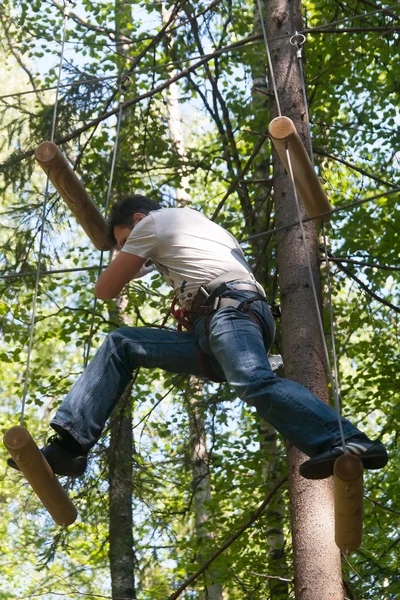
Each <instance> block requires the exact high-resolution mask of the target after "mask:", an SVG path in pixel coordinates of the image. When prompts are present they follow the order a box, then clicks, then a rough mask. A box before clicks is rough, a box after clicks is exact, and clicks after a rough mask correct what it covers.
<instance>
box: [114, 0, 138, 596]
mask: <svg viewBox="0 0 400 600" xmlns="http://www.w3.org/2000/svg"><path fill="white" fill-rule="evenodd" d="M131 9H132V7H131V3H130V2H123V1H121V0H115V25H116V27H115V29H116V33H117V35H116V40H117V50H118V52H119V53H120V57H119V58H118V59H117V63H118V68H119V70H120V71H121V72H122V71H123V69H124V68H125V64H124V63H125V59H124V58H123V55H125V54H126V53H127V47H126V46H124V45H123V44H122V42H123V38H124V27H125V26H126V24H127V23H129V22H130V20H131ZM121 55H122V56H121ZM126 119H127V114H126V111H125V114H124V117H123V122H122V124H121V131H122V130H123V126H124V121H125V122H126ZM125 304H126V302H125V301H124V300H123V299H122V298H118V299H117V300H116V301H115V302H110V303H109V314H110V320H111V321H116V322H120V323H121V324H125V325H127V324H128V323H127V322H126V319H125V318H124V315H123V311H124V307H125ZM131 388H132V383H131V384H129V385H128V387H127V388H126V390H125V391H124V393H123V395H122V397H121V398H120V400H119V403H118V406H117V407H116V408H115V410H114V412H113V414H112V416H111V424H110V448H109V471H108V477H109V502H110V504H109V559H110V575H111V595H112V598H129V599H132V600H134V599H136V588H135V554H134V540H133V531H132V529H133V509H132V496H133V481H132V468H133V458H132V454H133V436H132V399H131Z"/></svg>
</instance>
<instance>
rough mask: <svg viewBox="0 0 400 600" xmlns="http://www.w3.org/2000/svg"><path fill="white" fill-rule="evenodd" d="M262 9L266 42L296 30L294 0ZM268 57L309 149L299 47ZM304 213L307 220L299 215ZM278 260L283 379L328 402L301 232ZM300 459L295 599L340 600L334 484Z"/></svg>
mask: <svg viewBox="0 0 400 600" xmlns="http://www.w3.org/2000/svg"><path fill="white" fill-rule="evenodd" d="M265 7H266V15H267V18H266V30H267V36H268V39H271V40H272V39H273V38H276V37H278V36H282V35H287V34H290V33H294V32H295V31H299V30H301V3H300V2H299V0H294V1H293V0H292V1H290V0H266V4H265ZM270 49H271V58H272V64H273V71H274V74H275V78H276V86H277V91H278V95H279V100H280V104H281V110H282V114H284V115H285V116H288V117H290V118H291V119H292V120H293V121H294V123H295V126H296V128H297V130H298V132H299V134H300V136H301V138H302V140H303V143H305V147H306V148H307V149H308V139H307V136H308V133H307V123H306V111H305V106H304V101H303V96H302V87H301V79H300V76H299V72H298V66H297V59H296V47H294V46H292V45H291V44H290V43H289V39H288V38H286V39H285V40H277V41H273V42H271V43H270ZM270 81H271V79H270ZM270 92H272V85H270ZM277 114H278V112H277V106H276V103H275V100H271V116H272V117H275V116H277ZM273 169H274V172H273V179H274V199H275V213H276V225H277V226H278V227H280V226H282V225H286V224H288V223H291V222H294V221H296V220H297V219H298V216H297V210H296V204H295V199H294V194H293V191H292V185H291V182H290V179H289V177H288V176H287V175H286V173H285V170H284V167H283V165H282V164H281V162H280V161H279V158H278V157H277V155H276V154H275V152H274V154H273ZM302 210H303V213H304V214H305V211H304V209H302ZM305 233H306V240H307V245H308V251H309V254H310V258H311V264H312V270H313V275H314V280H315V283H316V287H317V290H318V294H319V295H321V281H320V273H319V260H318V241H317V235H316V230H315V226H314V224H313V223H307V225H306V226H305ZM277 252H278V268H279V277H280V292H281V306H282V321H281V326H282V343H283V351H284V362H285V365H286V367H285V374H286V377H288V378H289V379H292V380H294V381H297V382H299V383H301V384H302V385H305V386H306V387H307V388H308V389H310V390H311V391H312V392H313V393H315V394H316V395H317V396H319V397H320V398H321V399H322V400H323V401H325V402H327V400H328V388H327V382H326V365H325V359H324V354H323V346H322V339H321V334H320V332H319V328H318V322H317V318H316V308H315V305H314V301H313V297H312V292H311V288H310V283H309V275H308V271H307V262H306V255H305V249H304V245H303V241H302V238H301V233H300V229H299V228H298V227H297V228H292V229H290V230H286V231H282V232H280V233H279V234H278V235H277ZM293 332H296V334H295V335H294V333H293ZM303 459H304V456H303V455H302V454H301V453H300V452H299V451H298V450H297V449H295V448H294V447H289V489H290V498H291V519H292V536H293V556H294V571H295V594H296V599H298V600H300V599H301V600H342V599H343V597H344V594H343V588H342V577H341V569H340V555H339V550H338V548H337V547H336V545H335V542H334V519H333V493H332V482H331V480H330V479H328V480H324V481H320V482H310V481H308V480H305V479H303V478H301V477H300V475H299V465H300V463H301V462H302V461H303Z"/></svg>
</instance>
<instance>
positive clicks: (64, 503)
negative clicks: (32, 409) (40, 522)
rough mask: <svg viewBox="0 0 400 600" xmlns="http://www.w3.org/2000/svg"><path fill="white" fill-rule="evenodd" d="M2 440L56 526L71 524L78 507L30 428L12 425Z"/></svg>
mask: <svg viewBox="0 0 400 600" xmlns="http://www.w3.org/2000/svg"><path fill="white" fill-rule="evenodd" d="M3 442H4V445H5V447H6V448H7V450H8V451H9V453H10V454H11V456H12V458H13V459H14V460H15V462H16V463H17V465H18V467H19V469H20V470H21V472H22V473H23V474H24V475H25V477H26V479H27V481H28V483H29V485H30V486H31V488H32V489H33V491H34V492H35V494H36V495H37V496H38V498H39V500H40V501H41V502H42V504H43V506H44V507H45V508H46V510H47V511H48V512H49V513H50V515H51V517H52V518H53V519H54V521H55V522H56V523H57V525H61V526H62V527H67V526H68V525H71V524H72V523H73V522H74V521H75V519H76V517H77V516H78V513H77V510H76V508H75V506H74V505H73V503H72V501H71V500H70V498H69V497H68V494H67V492H66V491H65V490H64V488H63V487H62V485H61V483H60V482H59V481H58V479H57V477H56V476H55V475H54V473H53V471H52V469H51V467H50V465H49V463H48V462H47V460H46V459H45V458H44V456H43V454H42V453H41V452H40V450H39V448H38V447H37V445H36V444H35V442H34V440H33V438H32V436H31V435H30V433H29V431H28V430H27V429H25V427H21V426H19V425H16V426H15V427H11V429H8V431H6V433H5V434H4V437H3Z"/></svg>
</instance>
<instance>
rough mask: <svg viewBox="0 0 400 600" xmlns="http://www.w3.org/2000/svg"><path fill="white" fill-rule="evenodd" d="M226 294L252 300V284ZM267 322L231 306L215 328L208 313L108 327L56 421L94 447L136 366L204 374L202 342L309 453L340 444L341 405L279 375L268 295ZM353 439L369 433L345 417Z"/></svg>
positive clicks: (262, 308) (233, 381) (249, 397)
mask: <svg viewBox="0 0 400 600" xmlns="http://www.w3.org/2000/svg"><path fill="white" fill-rule="evenodd" d="M224 296H229V297H230V298H235V299H238V300H245V299H247V298H249V297H252V296H254V294H253V293H251V292H243V291H242V292H238V291H233V290H232V291H228V292H225V294H224ZM251 309H252V310H253V311H254V312H255V313H256V314H257V315H258V317H259V319H260V321H261V324H262V329H261V328H260V327H259V326H258V325H256V324H255V323H254V321H252V320H251V319H250V318H249V316H248V315H247V314H246V313H243V312H241V311H240V310H238V309H236V308H232V307H228V308H223V309H221V310H218V311H216V312H215V313H213V315H212V317H211V318H210V323H209V325H210V326H209V335H207V333H206V331H205V323H204V320H205V319H204V317H200V318H199V319H197V320H196V321H195V323H194V327H193V333H184V332H178V331H166V330H163V329H152V328H147V327H121V328H120V329H116V330H115V331H113V332H112V333H110V334H109V335H108V337H107V338H106V340H105V341H104V343H103V345H102V346H101V348H100V349H99V350H98V352H97V353H96V355H95V356H94V358H93V360H92V361H91V362H90V364H89V365H88V367H87V368H86V369H85V371H84V372H83V373H82V375H81V376H80V377H79V379H78V380H77V382H76V383H75V384H74V386H73V387H72V389H71V391H70V392H69V394H68V395H67V396H66V398H65V400H64V401H63V402H62V404H61V406H60V407H59V409H58V411H57V413H56V415H55V417H54V419H53V421H52V422H51V425H52V426H53V427H54V429H56V431H57V429H59V427H62V428H63V429H65V430H66V431H68V432H69V433H70V434H71V435H72V436H73V437H74V438H75V439H76V440H77V441H78V442H79V443H80V444H81V446H82V447H83V449H84V450H89V449H90V448H91V447H92V446H94V444H95V443H96V441H97V440H98V439H99V437H100V435H101V432H102V430H103V428H104V425H105V422H106V420H107V418H108V417H109V415H110V413H111V411H112V409H113V408H114V406H115V405H116V404H117V402H118V400H119V398H120V396H121V394H122V393H123V391H124V389H125V387H126V386H127V384H128V383H129V381H130V379H131V377H132V372H133V370H134V369H136V368H137V367H139V366H140V367H144V368H149V369H152V368H160V369H164V370H166V371H171V372H173V373H187V374H191V375H197V376H200V377H202V376H204V375H203V373H202V370H201V366H200V361H199V356H198V346H200V347H201V348H202V350H203V351H204V352H205V353H206V354H207V355H208V356H209V358H210V361H211V365H212V367H213V370H214V371H215V372H216V373H217V374H219V375H221V376H222V377H225V378H226V380H227V382H228V384H229V385H230V386H231V387H232V388H233V389H234V390H235V391H236V393H237V395H238V396H239V398H241V399H242V400H244V401H245V402H247V403H248V404H249V405H251V406H255V408H256V410H257V412H258V414H259V415H260V416H261V417H262V418H263V419H265V420H266V421H268V422H269V423H271V424H272V425H273V426H274V427H275V428H276V429H277V430H278V431H279V432H280V433H281V434H282V435H283V436H284V437H285V438H286V439H288V440H289V441H290V442H292V443H293V444H294V445H295V446H296V447H297V448H299V449H300V450H301V451H302V452H304V453H305V454H308V455H309V456H315V455H316V454H319V453H320V452H323V451H325V450H328V449H329V448H331V447H332V446H334V445H338V444H340V434H339V427H338V418H337V414H336V412H335V411H334V410H333V409H332V408H331V407H330V406H327V405H326V404H325V403H323V402H322V401H321V400H319V398H317V397H316V396H314V395H313V394H312V393H311V392H309V391H308V390H307V389H306V388H304V387H303V386H302V385H300V384H298V383H295V382H294V381H291V380H289V379H281V378H279V377H277V376H276V375H275V374H274V373H273V371H272V370H271V368H270V364H269V362H268V358H267V352H268V350H269V349H270V347H271V345H272V342H273V339H274V334H275V325H274V320H273V317H272V315H271V312H270V310H269V307H268V305H267V303H266V302H264V301H261V300H260V301H256V302H253V303H252V304H251ZM342 424H343V430H344V435H345V438H346V439H349V438H351V437H354V436H360V435H361V436H362V437H365V436H364V435H363V434H361V432H360V431H359V430H358V429H356V428H355V427H354V426H353V425H352V424H351V423H350V422H349V421H347V420H346V419H344V418H343V417H342Z"/></svg>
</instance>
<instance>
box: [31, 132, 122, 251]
mask: <svg viewBox="0 0 400 600" xmlns="http://www.w3.org/2000/svg"><path fill="white" fill-rule="evenodd" d="M35 158H36V160H37V162H38V163H39V165H40V166H41V167H42V169H43V171H44V172H45V173H46V175H47V174H49V178H50V181H51V183H52V184H53V185H54V187H55V188H56V190H57V192H58V193H59V194H60V196H61V197H62V198H63V199H64V201H65V202H66V204H67V205H68V207H69V208H70V210H71V212H72V214H73V215H74V217H75V218H76V220H77V221H78V223H79V224H80V225H81V226H82V227H83V229H84V230H85V232H86V233H87V235H88V236H89V238H90V239H91V241H92V242H93V244H94V245H95V247H96V248H97V249H98V250H110V249H111V248H112V245H111V242H110V241H109V240H108V236H107V230H108V226H107V222H106V220H105V219H104V217H103V216H102V215H101V213H100V211H99V209H98V208H97V206H96V205H95V203H94V202H93V200H92V199H91V197H90V196H89V194H88V193H87V191H86V190H85V188H84V186H83V185H82V183H81V182H80V180H79V179H78V177H77V176H76V175H75V173H74V172H73V170H72V169H71V167H70V166H69V164H68V162H67V161H66V159H65V158H64V156H63V155H62V154H61V152H60V149H59V148H58V146H57V145H56V144H54V143H53V142H43V143H42V144H40V146H38V148H37V149H36V152H35Z"/></svg>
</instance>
